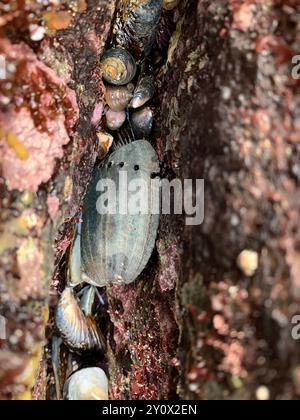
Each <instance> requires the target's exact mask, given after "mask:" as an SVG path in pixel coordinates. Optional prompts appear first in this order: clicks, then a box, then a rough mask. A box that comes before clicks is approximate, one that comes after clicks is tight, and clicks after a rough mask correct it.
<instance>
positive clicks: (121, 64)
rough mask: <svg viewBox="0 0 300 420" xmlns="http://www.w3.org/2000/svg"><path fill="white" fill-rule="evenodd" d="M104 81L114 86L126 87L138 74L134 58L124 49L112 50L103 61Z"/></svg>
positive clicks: (104, 56) (105, 54)
mask: <svg viewBox="0 0 300 420" xmlns="http://www.w3.org/2000/svg"><path fill="white" fill-rule="evenodd" d="M101 69H102V74H103V79H104V80H105V81H106V82H108V83H111V84H113V85H117V86H120V85H126V84H127V83H129V82H131V80H132V79H133V78H134V76H135V74H136V70H137V68H136V63H135V60H134V58H133V56H132V55H131V54H130V53H129V52H128V51H127V50H125V49H124V48H111V49H110V50H108V51H106V52H105V53H104V54H103V57H102V60H101Z"/></svg>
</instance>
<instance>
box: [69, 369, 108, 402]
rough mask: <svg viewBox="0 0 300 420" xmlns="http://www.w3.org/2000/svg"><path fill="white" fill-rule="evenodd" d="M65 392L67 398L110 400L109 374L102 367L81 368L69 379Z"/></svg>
mask: <svg viewBox="0 0 300 420" xmlns="http://www.w3.org/2000/svg"><path fill="white" fill-rule="evenodd" d="M63 394H64V399H65V400H75V401H88V400H98V401H102V400H108V379H107V376H106V374H105V372H104V371H103V370H102V369H100V368H96V367H94V368H86V369H81V370H79V371H77V372H75V373H73V375H72V376H70V378H69V379H68V380H67V382H66V383H65V386H64V393H63Z"/></svg>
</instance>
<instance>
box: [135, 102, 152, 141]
mask: <svg viewBox="0 0 300 420" xmlns="http://www.w3.org/2000/svg"><path fill="white" fill-rule="evenodd" d="M131 125H132V129H133V132H134V135H135V136H136V137H137V138H139V139H141V138H143V139H148V138H149V137H150V135H151V131H152V127H153V111H152V109H151V108H150V107H147V106H146V107H143V108H141V109H139V110H138V111H136V112H134V113H133V114H132V117H131Z"/></svg>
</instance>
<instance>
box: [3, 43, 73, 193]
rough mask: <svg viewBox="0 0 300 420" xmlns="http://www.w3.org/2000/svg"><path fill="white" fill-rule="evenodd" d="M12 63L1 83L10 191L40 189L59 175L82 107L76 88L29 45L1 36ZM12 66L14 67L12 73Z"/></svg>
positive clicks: (4, 160)
mask: <svg viewBox="0 0 300 420" xmlns="http://www.w3.org/2000/svg"><path fill="white" fill-rule="evenodd" d="M0 53H1V54H3V55H4V56H5V58H6V62H7V64H8V69H9V71H8V74H7V80H5V81H2V82H1V84H0V98H1V102H2V105H3V101H4V102H5V106H3V107H2V111H1V112H0V152H1V165H2V174H3V176H4V178H5V179H6V183H7V187H8V189H9V190H13V189H17V190H20V191H24V190H30V191H33V192H36V191H37V190H38V188H39V185H40V184H41V183H45V182H47V181H49V180H50V179H51V177H52V175H53V171H54V167H55V163H56V159H59V158H62V156H63V146H64V145H66V144H67V143H68V142H69V141H70V137H69V132H70V130H71V129H72V128H73V126H74V124H75V122H76V120H77V117H78V108H77V103H76V98H75V95H74V92H73V91H72V90H71V89H69V88H68V87H67V86H66V85H65V82H64V81H63V80H62V79H61V78H59V77H58V76H57V75H56V74H55V72H54V71H53V70H52V69H50V68H49V67H47V66H46V65H45V64H44V63H42V62H41V61H39V60H38V59H37V56H36V55H35V54H34V52H33V51H32V50H31V49H30V48H29V47H28V46H27V45H25V44H17V45H12V44H10V43H9V42H8V41H7V40H0ZM10 69H12V71H10Z"/></svg>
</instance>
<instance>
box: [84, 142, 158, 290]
mask: <svg viewBox="0 0 300 420" xmlns="http://www.w3.org/2000/svg"><path fill="white" fill-rule="evenodd" d="M124 171H126V173H127V178H128V183H130V182H131V181H132V180H136V179H142V180H144V181H145V183H146V184H147V187H148V191H149V194H148V200H149V204H148V205H149V208H151V205H152V203H153V199H154V196H155V194H154V193H153V184H152V183H151V175H152V174H153V173H158V172H159V160H158V157H157V154H156V152H155V150H154V149H153V147H152V146H151V144H150V143H149V142H148V141H143V140H140V141H134V142H132V143H130V144H127V145H125V146H123V147H121V148H119V149H117V150H116V151H115V152H114V153H112V154H111V155H110V156H109V157H108V158H107V159H106V160H105V161H104V162H103V164H101V165H99V166H98V167H97V168H96V169H95V171H94V173H93V176H92V180H91V183H90V185H89V188H88V192H87V195H86V197H85V200H84V207H83V224H82V242H81V251H82V262H83V270H84V272H86V273H87V275H88V277H89V278H91V279H92V280H93V284H94V285H97V286H107V285H108V284H111V283H119V284H128V283H132V282H133V281H135V280H136V279H137V277H138V276H139V275H140V274H141V272H142V271H143V269H144V268H145V266H146V265H147V263H148V261H149V259H150V257H151V254H152V251H153V249H154V246H155V240H156V236H157V230H158V225H159V214H152V212H151V211H149V212H148V214H138V215H137V214H135V215H132V214H122V212H121V211H120V208H118V209H117V211H116V214H111V213H109V214H100V213H98V211H97V201H98V199H99V198H100V196H101V192H99V191H97V185H98V183H99V181H100V180H103V179H105V180H107V179H109V180H112V181H114V184H115V186H116V193H117V196H116V197H117V198H118V197H120V195H122V194H125V192H124V190H120V188H121V186H120V185H119V181H120V177H121V173H122V176H123V175H124ZM98 190H99V188H98ZM114 199H115V197H108V201H109V200H114ZM117 204H118V206H119V205H120V202H119V200H118V199H117Z"/></svg>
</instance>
